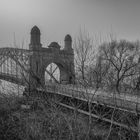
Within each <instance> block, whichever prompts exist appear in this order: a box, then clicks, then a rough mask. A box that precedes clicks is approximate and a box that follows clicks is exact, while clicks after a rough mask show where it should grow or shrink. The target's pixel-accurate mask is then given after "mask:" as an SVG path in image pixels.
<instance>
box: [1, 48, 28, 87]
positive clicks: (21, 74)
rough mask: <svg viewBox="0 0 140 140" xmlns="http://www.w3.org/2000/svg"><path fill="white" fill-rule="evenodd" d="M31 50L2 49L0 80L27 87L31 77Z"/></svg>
mask: <svg viewBox="0 0 140 140" xmlns="http://www.w3.org/2000/svg"><path fill="white" fill-rule="evenodd" d="M30 55H31V51H30V50H26V49H18V48H0V79H2V80H6V81H9V82H12V83H16V84H21V85H25V80H26V79H25V77H26V78H27V77H28V76H29V75H28V73H29V57H30Z"/></svg>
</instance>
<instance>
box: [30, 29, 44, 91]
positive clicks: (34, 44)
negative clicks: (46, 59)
mask: <svg viewBox="0 0 140 140" xmlns="http://www.w3.org/2000/svg"><path fill="white" fill-rule="evenodd" d="M40 35H41V33H40V30H39V28H38V27H37V26H34V27H33V28H32V29H31V36H30V44H29V50H30V51H31V56H30V73H29V84H30V85H29V88H30V89H31V90H32V89H34V88H36V87H37V86H38V84H41V67H42V60H41V57H40V56H41V54H40V50H41V48H42V44H41V43H40Z"/></svg>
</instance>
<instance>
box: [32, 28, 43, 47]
mask: <svg viewBox="0 0 140 140" xmlns="http://www.w3.org/2000/svg"><path fill="white" fill-rule="evenodd" d="M40 35H41V33H40V30H39V28H38V27H37V26H34V27H33V28H32V29H31V38H30V49H39V48H40V47H41V43H40Z"/></svg>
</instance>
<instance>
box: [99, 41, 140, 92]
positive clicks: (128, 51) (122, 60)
mask: <svg viewBox="0 0 140 140" xmlns="http://www.w3.org/2000/svg"><path fill="white" fill-rule="evenodd" d="M138 47H139V46H138V45H136V44H135V43H131V42H127V41H125V40H121V41H120V42H117V41H114V40H113V41H111V42H110V43H104V44H102V45H101V46H100V54H99V61H98V66H99V67H98V68H99V69H101V68H100V67H102V69H104V70H105V71H107V72H106V74H105V75H104V79H103V80H104V82H105V84H106V85H107V84H109V86H112V87H115V89H116V91H117V92H118V93H119V92H120V89H121V87H122V86H123V87H124V85H129V86H132V81H133V79H135V78H136V77H138V75H139V72H138V65H139V63H138V58H139V56H138V49H139V48H138ZM102 72H103V71H102ZM101 75H102V74H101ZM102 78H103V77H102Z"/></svg>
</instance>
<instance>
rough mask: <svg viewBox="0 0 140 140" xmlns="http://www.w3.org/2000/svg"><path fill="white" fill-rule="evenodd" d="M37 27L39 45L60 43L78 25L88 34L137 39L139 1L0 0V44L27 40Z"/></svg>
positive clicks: (27, 41) (73, 31)
mask: <svg viewBox="0 0 140 140" xmlns="http://www.w3.org/2000/svg"><path fill="white" fill-rule="evenodd" d="M34 25H37V26H38V27H39V28H40V30H41V34H42V36H41V39H42V44H44V45H46V44H49V43H50V42H51V41H57V42H59V43H60V44H62V43H63V40H64V36H65V35H66V34H68V33H69V34H71V35H72V37H75V36H76V35H77V34H78V32H79V29H80V28H85V29H86V30H87V31H88V32H89V34H90V35H91V36H94V35H96V36H98V35H99V36H100V35H101V36H102V37H103V38H104V37H105V36H108V35H109V34H110V33H111V34H112V33H113V34H114V35H115V36H116V37H117V38H122V39H127V40H137V39H139V40H140V0H0V46H1V47H3V46H6V45H9V44H10V43H12V42H13V38H14V33H15V36H16V40H18V41H17V42H21V41H22V40H25V41H26V43H27V44H28V43H29V37H30V36H29V33H30V29H31V28H32V27H33V26H34Z"/></svg>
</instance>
